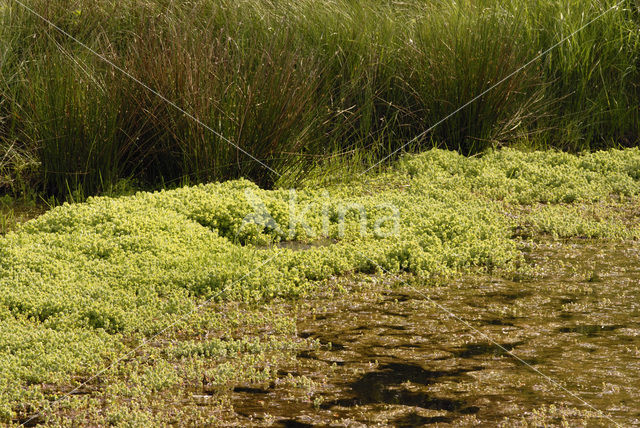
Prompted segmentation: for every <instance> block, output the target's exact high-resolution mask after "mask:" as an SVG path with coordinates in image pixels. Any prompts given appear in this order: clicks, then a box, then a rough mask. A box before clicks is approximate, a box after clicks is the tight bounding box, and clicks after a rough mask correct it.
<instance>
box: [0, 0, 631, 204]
mask: <svg viewBox="0 0 640 428" xmlns="http://www.w3.org/2000/svg"><path fill="white" fill-rule="evenodd" d="M28 4H29V7H31V8H33V9H34V10H35V11H37V12H38V13H39V14H41V15H42V16H43V17H45V18H46V19H48V20H50V21H51V22H53V23H55V25H56V26H59V27H60V28H61V29H63V30H64V31H66V32H67V33H69V34H70V35H71V36H73V37H75V38H76V39H77V40H79V41H81V42H82V43H84V44H86V45H87V46H88V47H90V48H91V49H93V50H95V51H96V52H97V53H99V54H100V55H101V56H102V57H103V59H101V58H99V57H98V56H96V55H94V54H92V53H91V52H89V51H88V50H87V49H85V48H84V47H82V46H81V45H80V44H78V43H76V42H75V41H73V40H71V39H70V38H69V37H67V36H65V35H63V34H61V33H60V32H58V31H56V30H54V29H53V28H52V27H51V26H49V25H48V24H46V23H45V22H44V21H43V20H41V19H40V18H38V17H37V16H35V15H34V14H33V13H31V12H29V11H28V10H26V9H24V8H22V7H21V6H19V5H18V4H16V3H12V2H7V1H4V2H3V3H2V6H0V23H1V24H2V25H1V29H0V73H1V74H0V148H2V150H3V152H5V153H11V156H10V157H9V158H10V159H14V160H15V159H21V161H20V162H18V161H15V162H14V163H10V162H6V161H3V164H2V165H0V170H2V171H3V175H6V176H8V177H10V178H9V179H7V180H4V181H3V182H2V183H5V182H7V183H9V182H11V183H15V182H16V180H17V178H16V177H17V176H18V175H19V176H20V177H21V178H20V180H22V181H27V182H28V183H29V185H31V186H38V187H39V188H41V189H43V190H45V191H47V192H50V193H56V194H65V193H69V192H73V191H75V190H78V189H81V190H83V191H84V192H85V193H87V194H89V193H96V192H103V191H105V190H109V189H110V188H112V187H113V186H115V185H116V184H117V183H118V182H119V181H120V180H123V179H134V180H137V181H139V182H140V183H141V184H143V185H145V186H151V187H154V186H162V185H167V184H173V183H175V184H178V183H181V182H202V181H210V180H221V179H228V178H236V177H240V176H243V177H249V178H251V179H252V180H254V181H256V182H258V183H260V184H262V185H265V186H270V185H273V184H274V182H275V181H276V180H278V176H277V175H275V174H272V173H270V171H269V170H268V169H267V168H265V167H264V166H262V165H260V164H259V163H258V162H256V161H255V160H254V159H252V158H251V157H249V156H247V155H246V154H244V153H243V150H244V151H246V152H248V153H251V154H252V155H253V156H255V157H256V158H258V159H260V160H261V161H262V162H263V163H265V164H266V165H268V166H269V168H272V169H274V170H276V171H278V173H279V174H283V175H284V176H285V178H284V179H280V183H281V184H282V183H291V182H293V181H296V180H298V179H300V178H302V177H304V176H305V174H306V173H307V172H308V171H309V169H310V168H312V167H314V166H315V165H317V164H318V163H320V164H322V162H325V161H326V160H327V159H330V158H334V157H337V156H340V157H344V158H346V159H351V160H353V161H358V162H363V163H368V162H369V163H370V162H375V161H376V160H377V159H380V158H382V157H383V156H386V155H387V154H388V153H391V152H393V151H394V150H396V149H398V148H400V147H402V146H403V145H404V144H406V143H407V142H408V141H412V140H413V139H414V137H416V136H418V135H422V134H423V133H424V131H425V130H427V129H429V128H430V127H431V125H433V124H435V123H436V122H438V121H439V120H440V119H442V118H443V117H446V116H447V115H449V114H450V113H452V112H454V111H455V110H456V109H457V108H458V107H459V106H461V105H463V104H465V103H466V102H467V101H469V100H470V99H473V98H474V97H476V96H478V95H479V94H481V93H483V92H484V91H486V90H487V89H489V88H492V87H493V86H494V85H496V84H497V83H498V82H500V81H501V80H502V79H503V78H505V77H506V76H509V75H510V74H512V73H514V72H516V71H517V72H516V73H515V74H514V75H513V76H512V77H511V78H509V79H508V80H506V81H505V82H503V83H501V84H499V85H498V86H496V87H495V88H494V89H492V90H491V91H489V92H487V93H486V94H485V95H484V96H482V97H481V98H479V99H478V100H477V101H476V102H474V103H473V104H471V105H469V106H468V107H467V108H465V109H464V110H462V111H460V112H459V113H457V114H456V115H454V116H452V117H451V118H449V119H448V120H447V121H446V122H444V123H442V124H441V125H440V126H438V127H436V128H435V129H433V131H432V132H430V133H428V134H425V135H424V136H423V137H422V138H419V139H415V140H414V141H413V144H411V145H409V147H408V148H407V149H410V150H419V149H420V148H422V147H425V146H427V145H428V146H430V145H433V144H437V145H441V146H444V147H447V148H450V149H456V150H459V151H461V152H462V153H465V154H471V153H478V152H482V151H483V150H485V149H486V148H488V147H496V146H503V145H511V144H516V143H517V144H523V143H522V142H523V141H524V144H527V145H531V146H535V147H557V148H561V149H565V150H573V151H580V150H583V149H595V148H602V147H609V146H620V145H627V146H628V145H634V144H636V143H637V136H638V127H639V117H640V112H639V111H638V104H639V101H640V93H639V90H638V84H637V82H638V81H640V80H639V77H640V75H639V74H640V73H639V71H638V67H637V65H638V60H639V59H640V55H639V48H638V43H639V37H640V36H639V35H638V32H637V31H636V29H637V26H638V23H639V18H638V10H637V6H636V5H635V4H634V3H633V2H631V1H629V2H625V3H622V4H621V5H620V6H619V7H617V8H615V9H614V10H611V11H609V12H607V13H606V14H604V15H603V16H602V17H601V18H599V19H597V20H596V21H594V22H593V23H592V24H590V25H588V26H587V27H585V28H583V29H582V30H581V31H579V32H578V33H576V34H575V35H572V36H570V35H571V34H572V33H574V32H575V31H577V30H579V29H580V28H581V27H583V26H584V25H585V24H587V23H588V22H589V21H590V20H592V19H594V18H595V17H597V16H598V15H600V14H602V13H603V12H605V11H607V10H608V9H609V8H610V7H611V6H613V5H614V2H613V1H611V0H562V1H551V0H539V1H535V2H516V1H506V2H505V1H497V0H478V1H474V2H451V1H441V0H429V1H418V0H411V1H408V2H389V1H373V2H372V1H364V0H350V1H347V0H333V1H325V0H322V1H320V0H302V1H291V0H280V1H268V0H243V1H230V0H191V1H187V2H173V1H168V0H145V1H133V0H123V1H119V2H113V1H108V0H96V1H92V2H88V1H87V0H60V1H56V2H50V1H46V0H33V1H30V2H29V3H28ZM565 37H568V40H567V41H566V42H565V43H562V44H561V45H560V46H558V48H556V49H554V50H552V51H550V52H548V53H545V54H544V55H542V56H541V57H540V58H539V60H537V61H534V62H533V63H532V64H531V65H530V66H529V67H527V68H525V69H522V70H521V69H520V68H521V66H522V65H524V64H525V63H527V62H528V61H529V60H530V59H531V58H534V57H536V56H537V55H540V54H541V53H543V52H545V50H546V49H547V48H549V47H550V46H553V45H554V44H556V43H558V42H559V41H561V40H562V39H563V38H565ZM105 60H107V61H109V62H112V63H113V64H116V65H117V66H118V67H121V68H122V69H124V70H126V71H127V72H128V73H130V74H131V76H133V77H134V78H135V79H139V80H140V81H141V82H144V83H145V84H146V85H148V86H149V87H150V88H152V89H153V90H154V91H157V92H158V93H160V94H162V95H163V96H164V97H166V98H167V99H169V100H170V101H171V102H173V103H175V104H176V105H178V106H180V107H181V108H183V109H184V110H186V111H187V112H189V113H190V114H192V115H193V116H195V117H197V118H198V119H199V120H200V121H202V122H203V123H204V124H205V125H207V126H208V127H210V128H212V129H214V130H215V131H217V132H218V133H219V134H220V135H222V136H224V137H225V138H226V139H228V140H230V141H231V142H232V143H233V144H229V142H228V141H226V140H225V139H224V138H222V137H220V135H217V134H216V133H213V132H211V131H210V130H208V129H206V127H203V126H202V125H200V124H198V123H196V122H195V121H193V120H192V119H190V118H188V117H186V116H185V115H184V114H183V113H182V112H180V111H178V110H177V109H175V108H174V107H172V106H171V105H169V104H168V103H167V102H165V101H164V100H162V99H161V98H159V97H157V96H156V95H155V94H153V93H152V92H150V91H148V90H147V89H145V88H144V87H142V86H141V85H139V84H138V83H136V82H135V81H133V80H132V79H131V78H130V77H128V76H126V75H125V74H123V73H121V72H120V71H118V70H116V69H114V68H113V67H112V65H110V64H109V63H108V62H106V61H105ZM238 147H239V148H241V149H242V150H240V149H239V148H238ZM5 158H6V156H5ZM0 159H2V158H1V157H0ZM25 162H26V165H30V167H29V168H26V167H25V166H24V165H25ZM14 164H15V165H14ZM18 164H20V165H22V166H21V168H22V170H20V169H19V167H18V166H19V165H18ZM20 171H23V172H21V173H20ZM24 171H26V172H28V173H25V172H24ZM5 187H6V188H10V186H8V185H5ZM14 187H15V186H14ZM10 190H11V189H10Z"/></svg>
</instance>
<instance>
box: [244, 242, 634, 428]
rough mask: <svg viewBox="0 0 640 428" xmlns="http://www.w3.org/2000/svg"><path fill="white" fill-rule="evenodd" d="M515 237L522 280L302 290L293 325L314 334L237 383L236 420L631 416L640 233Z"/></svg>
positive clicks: (501, 420) (412, 421) (327, 422)
mask: <svg viewBox="0 0 640 428" xmlns="http://www.w3.org/2000/svg"><path fill="white" fill-rule="evenodd" d="M525 251H526V252H527V254H528V257H529V259H530V261H531V262H532V264H533V265H534V266H536V272H537V274H535V275H533V276H532V277H527V278H526V279H522V280H520V281H518V280H508V279H503V278H496V277H490V276H482V275H469V276H466V277H463V278H459V279H456V280H452V281H451V282H450V283H448V284H445V286H439V287H433V286H421V285H420V284H416V285H415V287H414V286H412V285H406V284H405V285H402V286H399V287H393V288H392V287H390V286H389V285H386V286H385V285H380V286H379V287H377V288H376V287H373V289H372V288H368V289H367V291H363V292H359V293H355V294H347V295H346V296H342V297H341V298H337V299H336V298H333V299H318V300H317V301H314V302H312V304H311V305H310V307H307V308H305V309H304V311H305V313H307V315H306V316H305V314H304V313H301V314H300V315H299V316H300V318H301V321H300V323H299V325H298V331H299V335H300V336H301V337H313V338H316V339H318V340H319V341H320V342H321V343H322V344H323V346H322V347H321V348H320V349H318V350H311V351H305V352H302V353H301V354H300V355H298V363H297V365H296V366H293V367H290V368H289V369H287V370H284V371H282V372H280V373H279V378H278V380H277V381H276V382H272V383H271V384H270V385H265V386H264V387H263V388H245V389H238V390H236V391H235V392H234V394H233V405H234V408H235V411H236V414H237V417H238V420H237V423H239V424H241V425H272V426H285V427H307V426H354V427H355V426H423V425H431V424H434V425H437V426H496V425H503V426H514V425H516V426H526V425H524V422H523V421H526V422H527V423H528V424H529V426H545V425H546V426H561V425H562V424H565V425H566V426H616V424H618V425H619V426H640V245H638V244H602V243H601V242H600V243H593V242H573V243H564V244H560V243H551V244H537V245H535V246H531V247H528V248H526V249H525ZM312 313H313V315H311V314H312ZM514 356H517V358H514ZM292 376H293V377H292ZM295 376H304V378H302V380H300V378H296V377H295ZM296 379H297V380H296ZM572 394H574V395H572ZM590 406H592V407H590ZM598 411H602V412H603V415H601V414H599V413H598Z"/></svg>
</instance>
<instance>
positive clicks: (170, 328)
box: [0, 149, 640, 426]
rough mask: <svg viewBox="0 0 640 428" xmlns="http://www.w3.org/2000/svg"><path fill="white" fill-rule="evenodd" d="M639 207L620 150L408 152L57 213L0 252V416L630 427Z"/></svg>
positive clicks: (639, 172)
mask: <svg viewBox="0 0 640 428" xmlns="http://www.w3.org/2000/svg"><path fill="white" fill-rule="evenodd" d="M639 195H640V151H639V150H638V149H629V150H610V151H607V152H597V153H593V154H585V155H581V156H576V155H569V154H564V153H557V152H551V151H548V152H532V153H524V152H519V151H515V150H502V151H496V152H492V153H489V154H487V155H485V156H483V157H476V158H468V157H463V156H460V155H458V154H456V153H453V152H447V151H442V150H432V151H429V152H426V153H424V154H421V155H417V156H410V157H405V158H403V159H402V160H401V161H400V162H398V163H397V164H396V165H395V166H394V167H393V168H392V169H390V170H389V171H387V172H385V173H381V174H379V175H377V176H374V177H369V178H361V179H353V180H351V181H349V182H347V183H341V184H328V185H325V186H320V185H318V186H313V185H308V186H306V187H304V188H300V189H296V190H295V191H292V190H291V191H290V190H284V189H283V190H273V191H266V190H261V189H260V188H258V187H257V186H255V185H254V184H252V183H250V182H248V181H243V180H240V181H230V182H225V183H222V184H208V185H200V186H195V187H185V188H181V189H177V190H172V191H162V192H157V193H138V194H136V195H134V196H129V197H122V198H105V197H103V198H93V199H90V200H89V201H88V202H86V203H83V204H75V205H69V204H68V205H64V206H61V207H57V208H55V209H53V210H51V211H49V212H47V213H45V214H44V215H42V216H40V217H38V218H36V219H34V220H32V221H30V222H27V223H25V224H24V225H22V226H21V227H19V228H18V229H17V230H15V231H12V232H9V233H8V234H7V235H6V236H5V237H3V238H1V240H0V273H1V274H0V275H1V276H0V382H1V383H2V385H1V387H0V417H1V418H2V420H3V421H4V422H7V423H26V424H28V425H32V424H36V423H46V424H48V425H63V426H64V425H71V424H81V425H85V424H86V425H107V424H115V425H128V426H131V425H133V426H149V425H164V424H176V425H184V424H192V425H206V424H209V425H212V426H219V425H234V424H236V425H238V426H246V425H250V424H257V425H260V424H263V425H270V424H280V425H285V426H304V424H309V425H313V424H319V425H327V424H328V423H330V422H331V423H336V424H337V425H338V426H341V425H348V424H349V423H352V422H353V423H354V424H356V425H357V424H358V423H359V424H366V425H375V424H380V425H388V424H390V425H399V426H401V425H407V426H410V425H416V424H418V425H419V424H426V423H429V422H438V423H442V424H453V425H456V424H469V423H472V422H474V421H480V422H484V423H489V424H492V425H494V424H496V423H504V424H506V425H509V426H511V425H514V424H518V423H521V424H525V425H526V424H527V423H529V424H531V425H539V424H542V423H546V424H547V425H555V424H561V423H563V421H567V423H569V425H575V424H582V423H583V421H585V422H584V423H593V424H600V425H611V424H613V423H614V422H612V420H611V419H613V421H616V422H617V423H619V424H621V425H629V424H632V423H634V421H635V419H634V418H637V414H638V411H639V409H638V405H637V403H636V400H633V397H634V396H637V393H638V391H636V390H635V389H634V388H636V389H637V385H640V382H638V379H637V378H638V374H637V373H639V371H638V367H637V361H638V349H637V347H638V345H637V341H636V340H635V338H636V337H637V335H638V314H637V310H636V308H635V307H634V305H635V303H634V302H636V301H637V298H638V295H637V294H638V290H637V284H638V278H639V277H640V273H639V270H638V266H640V265H639V264H638V257H639V248H638V244H637V239H638V238H639V237H640V227H639V226H638V217H639V216H640V209H639V208H638V201H639V199H638V196H639ZM443 308H445V309H446V310H444V309H443ZM452 314H453V315H454V316H452ZM509 352H512V353H513V354H515V355H517V356H518V358H520V360H518V359H515V358H513V356H511V355H510V354H509ZM534 369H535V370H539V371H540V372H542V373H544V374H545V375H547V376H549V378H551V379H553V381H554V382H557V384H554V383H552V382H549V381H548V379H546V378H545V377H543V376H541V375H540V374H539V373H537V372H536V371H535V370H534ZM634 385H636V386H634ZM567 391H569V392H567ZM572 394H575V395H578V396H579V398H576V396H574V395H572ZM582 400H584V401H582ZM585 402H586V403H588V405H587V404H585ZM589 405H590V406H593V407H589ZM595 409H597V410H599V411H602V412H603V414H600V413H599V412H598V411H597V410H595ZM607 417H609V418H611V419H607ZM300 424H303V425H300Z"/></svg>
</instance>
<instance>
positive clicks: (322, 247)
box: [0, 149, 640, 418]
mask: <svg viewBox="0 0 640 428" xmlns="http://www.w3.org/2000/svg"><path fill="white" fill-rule="evenodd" d="M638 195H640V151H639V150H638V149H628V150H624V151H607V152H596V153H593V154H587V155H583V156H575V155H569V154H564V153H557V152H533V153H523V152H518V151H514V150H501V151H496V152H493V153H490V154H487V155H486V156H484V157H477V158H468V157H464V156H461V155H459V154H457V153H455V152H450V151H443V150H432V151H428V152H426V153H424V154H421V155H418V156H412V157H406V158H404V159H402V161H401V162H400V163H399V164H398V166H396V167H395V168H394V169H391V170H389V171H388V172H386V173H383V174H379V175H376V176H374V177H372V178H369V179H366V180H365V179H356V180H353V181H351V182H349V183H343V184H340V185H332V186H328V187H324V188H323V187H320V186H311V185H310V186H308V187H305V188H302V189H299V190H298V191H295V192H294V191H287V190H262V189H260V188H259V187H258V186H256V185H255V184H253V183H251V182H249V181H246V180H237V181H229V182H225V183H221V184H219V183H215V184H207V185H198V186H195V187H184V188H180V189H176V190H171V191H160V192H156V193H147V192H141V193H138V194H135V195H133V196H127V197H121V198H108V197H97V198H90V199H89V200H88V201H87V202H86V203H82V204H65V205H63V206H59V207H57V208H54V209H52V210H51V211H49V212H47V213H46V214H44V215H42V216H40V217H39V218H37V219H34V220H32V221H29V222H27V223H25V224H24V225H23V226H21V227H20V228H19V229H17V230H16V231H13V232H10V233H8V234H7V235H6V236H5V237H3V238H1V240H0V379H2V380H1V382H3V385H2V386H3V387H2V388H1V389H0V391H4V392H1V393H0V405H1V406H2V407H1V411H2V415H3V417H5V418H9V417H11V415H12V409H14V407H13V406H14V404H15V403H17V402H19V401H20V400H21V399H23V396H24V394H27V392H26V391H30V392H29V394H36V393H37V391H39V389H38V385H40V384H42V383H54V384H59V383H64V382H66V380H67V379H68V376H69V375H70V374H75V375H79V376H88V375H90V374H92V373H95V372H96V371H97V370H98V368H99V367H101V366H104V365H105V364H106V363H107V362H108V361H110V360H113V359H114V358H116V357H117V356H118V355H122V354H123V352H125V351H126V350H127V349H129V346H131V345H132V344H134V345H135V344H137V343H140V341H141V340H142V339H143V338H145V337H150V336H153V335H154V334H156V333H158V332H161V331H163V329H164V328H166V327H168V326H171V325H172V324H173V323H174V322H176V321H177V320H180V319H181V318H182V317H183V316H184V315H185V314H187V313H189V312H190V311H192V310H193V309H194V308H196V306H197V305H198V304H199V303H200V302H202V301H204V300H206V299H211V298H214V299H228V300H242V301H249V302H256V301H264V300H265V299H267V300H268V299H271V298H273V297H275V296H284V297H291V296H299V295H301V294H302V293H305V292H306V291H308V290H311V287H315V286H319V285H321V284H323V281H325V280H329V279H331V278H333V277H336V276H341V275H345V274H349V273H357V272H360V273H374V272H379V271H380V269H384V270H385V271H388V272H394V273H397V272H408V273H411V274H415V275H417V276H420V277H430V276H434V275H447V274H452V273H455V272H457V271H461V270H466V269H469V268H480V269H493V268H501V269H508V270H511V269H516V268H517V266H518V265H519V263H521V261H522V260H521V254H520V252H519V251H518V248H517V243H516V242H517V241H516V240H515V239H514V236H515V235H518V234H519V233H521V231H522V230H527V231H529V233H538V232H543V233H551V234H555V235H559V236H587V237H588V236H594V237H595V236H598V237H605V238H607V237H609V238H638V237H640V228H638V226H637V222H636V223H628V222H625V221H624V215H622V214H620V215H618V214H617V213H616V212H614V211H615V210H604V209H602V210H600V211H601V212H600V216H599V217H593V216H591V215H590V213H589V212H588V210H587V209H586V208H584V209H583V208H582V207H589V206H592V207H593V206H596V205H597V204H605V203H609V204H615V203H620V201H625V200H628V199H629V198H634V197H637V196H638ZM292 197H294V198H295V199H292ZM569 203H571V204H569ZM292 206H293V211H292V208H291V207H292ZM394 207H395V209H396V210H397V216H396V217H394V216H393V215H390V212H393V211H394ZM362 213H366V218H365V217H363V216H362V215H361V214H362ZM269 216H271V218H272V220H273V221H274V222H275V223H271V224H270V225H268V226H267V227H264V226H263V225H264V224H265V220H267V219H269ZM363 218H364V219H366V222H364V223H363ZM382 220H384V221H382ZM396 221H397V223H396ZM292 223H293V224H294V227H289V225H290V224H292ZM305 225H306V226H308V227H306V226H305ZM396 226H397V227H396ZM287 241H292V242H296V243H297V244H298V245H299V248H293V246H291V245H287V244H286V242H287ZM304 243H306V244H307V245H303V244H304ZM196 325H197V323H196V324H191V327H190V328H195V329H196V330H197V327H196ZM180 328H181V329H182V331H183V332H184V331H186V330H185V329H188V328H187V327H184V326H182V327H180ZM171 330H172V329H169V333H167V334H171ZM163 334H164V333H163ZM274 346H275V347H276V348H277V347H278V346H281V347H282V346H285V347H287V346H289V347H290V346H293V345H287V344H286V343H285V344H284V345H283V344H281V343H280V342H277V343H275V342H274V343H271V342H269V341H266V342H255V341H251V340H242V339H238V340H237V341H234V342H232V343H231V342H227V341H225V340H222V341H221V340H211V339H209V341H208V342H205V343H203V342H201V341H200V342H185V343H184V344H183V345H181V346H179V347H177V348H176V349H175V350H173V351H171V352H170V354H171V356H172V357H171V358H187V357H190V356H201V357H202V356H204V357H207V356H208V357H215V358H222V357H224V356H225V355H227V354H229V353H231V354H234V353H240V354H242V353H245V352H248V353H249V354H251V353H252V352H254V351H255V352H257V353H260V352H263V351H264V352H266V351H265V350H269V349H274ZM252 349H253V350H254V351H252ZM221 367H223V368H224V366H221ZM220 370H221V369H220ZM219 376H223V374H219ZM20 385H32V387H31V388H30V389H27V390H24V389H22V388H21V387H20ZM14 410H15V409H14Z"/></svg>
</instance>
